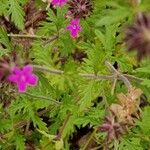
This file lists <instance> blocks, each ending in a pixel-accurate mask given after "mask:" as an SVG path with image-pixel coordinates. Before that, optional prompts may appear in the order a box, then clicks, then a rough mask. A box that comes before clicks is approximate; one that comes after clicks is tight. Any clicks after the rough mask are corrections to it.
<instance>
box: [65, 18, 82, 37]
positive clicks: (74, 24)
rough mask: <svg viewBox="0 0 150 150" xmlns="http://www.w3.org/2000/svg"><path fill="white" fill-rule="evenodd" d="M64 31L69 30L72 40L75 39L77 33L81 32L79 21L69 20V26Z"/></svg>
mask: <svg viewBox="0 0 150 150" xmlns="http://www.w3.org/2000/svg"><path fill="white" fill-rule="evenodd" d="M66 30H70V35H71V37H72V38H76V37H77V36H78V33H79V32H81V27H80V20H79V19H77V18H76V19H71V21H70V24H69V25H68V26H67V27H66Z"/></svg>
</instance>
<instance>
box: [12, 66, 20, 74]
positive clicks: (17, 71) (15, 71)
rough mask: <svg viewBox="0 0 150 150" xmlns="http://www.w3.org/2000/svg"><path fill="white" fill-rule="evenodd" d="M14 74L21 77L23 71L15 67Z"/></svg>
mask: <svg viewBox="0 0 150 150" xmlns="http://www.w3.org/2000/svg"><path fill="white" fill-rule="evenodd" d="M12 72H13V73H14V74H17V75H19V74H21V72H22V70H21V69H19V68H18V67H15V68H14V69H13V71H12Z"/></svg>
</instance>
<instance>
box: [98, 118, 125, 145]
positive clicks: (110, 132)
mask: <svg viewBox="0 0 150 150" xmlns="http://www.w3.org/2000/svg"><path fill="white" fill-rule="evenodd" d="M99 129H100V131H101V132H106V133H107V141H108V143H109V142H111V141H112V140H113V139H119V138H120V136H121V135H122V134H123V131H124V130H123V128H122V125H121V124H120V123H119V122H117V120H116V118H115V117H114V116H113V115H112V116H109V117H106V118H105V121H104V123H103V124H102V125H101V126H100V128H99Z"/></svg>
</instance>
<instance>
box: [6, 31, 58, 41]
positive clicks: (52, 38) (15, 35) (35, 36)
mask: <svg viewBox="0 0 150 150" xmlns="http://www.w3.org/2000/svg"><path fill="white" fill-rule="evenodd" d="M7 35H8V36H9V37H14V38H31V39H43V40H49V42H52V41H54V40H56V39H57V38H58V36H53V37H51V38H49V37H46V36H39V35H32V34H12V33H10V34H7Z"/></svg>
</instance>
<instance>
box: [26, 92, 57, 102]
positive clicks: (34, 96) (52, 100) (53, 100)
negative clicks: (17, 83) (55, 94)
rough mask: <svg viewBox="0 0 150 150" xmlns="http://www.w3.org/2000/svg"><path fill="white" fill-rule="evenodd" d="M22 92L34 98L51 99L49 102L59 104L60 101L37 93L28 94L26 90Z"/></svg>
mask: <svg viewBox="0 0 150 150" xmlns="http://www.w3.org/2000/svg"><path fill="white" fill-rule="evenodd" d="M24 94H25V95H27V96H29V97H32V98H35V99H44V100H49V101H51V102H53V103H55V104H57V105H59V104H60V102H58V101H56V100H55V99H52V98H48V97H45V96H37V95H33V94H30V93H27V92H25V93H24Z"/></svg>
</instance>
